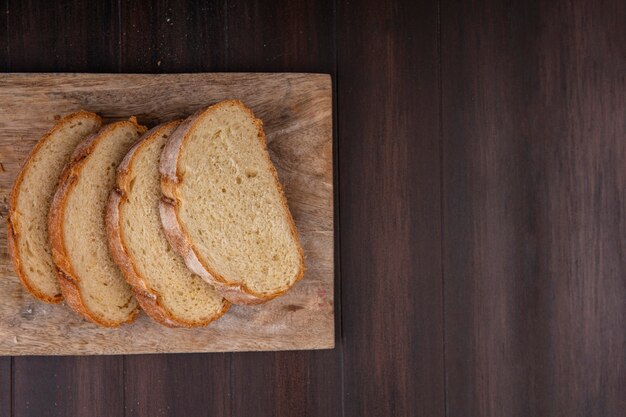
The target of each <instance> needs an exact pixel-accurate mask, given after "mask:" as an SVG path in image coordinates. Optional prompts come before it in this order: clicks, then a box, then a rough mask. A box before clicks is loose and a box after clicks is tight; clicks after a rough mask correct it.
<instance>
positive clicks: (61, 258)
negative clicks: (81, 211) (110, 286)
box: [48, 117, 146, 327]
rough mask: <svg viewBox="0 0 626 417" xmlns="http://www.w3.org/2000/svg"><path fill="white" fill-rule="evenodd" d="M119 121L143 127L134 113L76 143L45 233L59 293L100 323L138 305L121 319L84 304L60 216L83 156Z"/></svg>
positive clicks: (115, 324)
mask: <svg viewBox="0 0 626 417" xmlns="http://www.w3.org/2000/svg"><path fill="white" fill-rule="evenodd" d="M121 123H128V124H131V125H132V126H133V127H134V128H136V129H137V130H138V131H139V132H140V133H143V132H145V130H146V128H145V127H144V126H140V125H138V124H137V120H136V119H135V118H134V117H131V118H130V119H129V120H128V121H124V122H118V123H114V124H110V125H108V126H105V127H104V128H102V129H101V130H100V131H99V132H97V133H95V134H93V135H91V136H89V137H88V138H86V139H85V140H84V141H82V142H81V143H80V144H79V145H78V146H77V148H76V150H75V151H74V154H73V155H72V158H71V159H70V162H69V163H68V164H67V165H66V167H65V169H64V170H63V173H62V174H61V178H60V180H59V187H58V188H57V191H56V193H55V195H54V200H53V201H52V206H51V207H50V213H49V215H48V233H49V236H50V243H51V245H52V258H53V259H54V262H55V263H56V265H57V268H58V270H59V274H58V280H59V284H60V286H61V291H62V293H63V296H64V297H65V300H66V301H67V304H68V305H69V306H70V307H71V308H72V309H73V310H74V311H76V312H77V313H78V314H80V315H82V316H83V317H85V318H86V319H87V320H89V321H91V322H93V323H96V324H99V325H100V326H104V327H119V326H120V325H122V324H126V323H131V322H133V321H134V320H135V318H136V317H137V315H138V314H139V309H138V308H137V309H136V310H135V311H134V312H132V313H131V315H130V317H129V318H128V320H125V321H123V322H113V321H107V320H103V319H102V318H101V317H98V316H96V315H94V314H93V313H92V312H91V311H90V310H89V309H88V308H87V307H86V305H85V303H84V302H83V298H82V295H81V293H80V289H79V286H78V283H79V282H80V277H79V276H78V275H77V274H76V272H75V271H74V269H73V268H72V264H71V262H70V259H69V255H68V253H67V249H66V248H65V241H64V239H63V218H64V212H65V205H66V203H67V198H68V196H69V193H70V191H71V190H72V189H73V188H74V186H75V185H76V181H77V179H78V176H79V175H80V172H81V170H82V167H83V166H84V164H85V162H86V158H87V157H88V156H89V155H90V154H91V152H93V149H94V148H95V147H96V145H97V144H98V142H99V141H100V139H101V138H102V137H104V136H105V135H106V134H107V133H109V132H110V131H112V130H113V129H115V128H116V127H117V126H119V124H121Z"/></svg>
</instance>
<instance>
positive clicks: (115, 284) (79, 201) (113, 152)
mask: <svg viewBox="0 0 626 417" xmlns="http://www.w3.org/2000/svg"><path fill="white" fill-rule="evenodd" d="M144 132H145V128H144V127H143V126H139V125H137V124H136V123H135V122H134V120H131V121H126V122H118V123H113V124H111V125H108V126H105V127H104V128H103V129H102V130H101V131H100V132H99V133H98V135H97V136H96V137H95V138H94V139H93V140H92V141H91V143H88V144H86V147H85V149H81V150H79V149H77V152H79V151H80V152H83V153H84V156H83V157H82V158H80V159H78V160H77V161H76V162H75V165H74V166H70V167H69V170H70V171H69V173H68V177H67V179H66V181H70V182H71V184H72V186H70V187H64V188H65V189H66V191H65V193H64V195H63V196H62V199H61V201H62V204H63V209H62V223H61V229H62V230H61V236H62V239H63V242H62V243H63V248H64V250H65V253H64V254H63V255H64V257H65V258H67V260H68V261H69V264H70V265H71V268H70V269H71V270H70V271H64V272H65V273H66V275H68V276H70V277H71V278H72V279H73V281H74V283H75V285H76V286H77V287H78V292H79V294H80V304H82V309H84V310H85V311H79V312H82V313H84V315H86V317H87V318H89V319H91V320H92V321H95V322H96V323H99V324H104V325H107V326H117V325H119V324H122V323H125V322H128V321H131V320H132V319H133V317H134V316H135V315H136V313H137V308H138V307H137V301H136V300H135V298H134V297H133V295H132V291H131V287H130V286H129V285H128V283H127V282H126V281H125V280H124V277H123V276H122V273H121V272H120V270H119V268H118V267H117V265H116V264H115V262H114V261H113V259H112V256H111V254H110V252H109V249H108V243H107V235H106V226H105V223H104V218H105V208H106V204H107V199H108V196H109V193H110V191H111V190H112V189H113V187H114V186H115V177H116V168H117V166H118V165H119V163H120V162H121V161H122V159H123V158H124V156H125V155H126V153H127V152H128V150H129V149H130V147H131V146H132V145H133V144H134V143H135V142H136V141H137V139H138V138H139V136H140V135H141V134H142V133H144ZM57 264H60V263H59V262H57Z"/></svg>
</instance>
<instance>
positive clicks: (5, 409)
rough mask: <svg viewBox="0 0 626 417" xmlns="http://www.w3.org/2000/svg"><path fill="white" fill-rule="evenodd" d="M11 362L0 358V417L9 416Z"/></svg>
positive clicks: (7, 358) (6, 358)
mask: <svg viewBox="0 0 626 417" xmlns="http://www.w3.org/2000/svg"><path fill="white" fill-rule="evenodd" d="M11 361H12V358H9V357H3V358H0V417H10V416H11V402H12V395H11V394H12V392H11V390H12V386H11V381H12V377H11V376H12V375H11Z"/></svg>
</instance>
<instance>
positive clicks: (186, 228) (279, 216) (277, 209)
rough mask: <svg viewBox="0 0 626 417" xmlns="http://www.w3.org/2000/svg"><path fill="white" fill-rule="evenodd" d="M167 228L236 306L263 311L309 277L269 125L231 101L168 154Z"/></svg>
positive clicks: (201, 119) (177, 138) (185, 131)
mask: <svg viewBox="0 0 626 417" xmlns="http://www.w3.org/2000/svg"><path fill="white" fill-rule="evenodd" d="M160 170H161V187H162V191H163V194H164V195H165V197H167V198H166V199H164V200H163V201H162V203H161V205H160V214H161V221H162V223H163V227H164V230H165V233H166V236H167V237H168V239H169V241H170V243H171V244H172V247H174V248H175V250H176V251H177V252H178V253H179V254H181V256H182V257H183V259H184V260H185V263H186V264H187V266H188V267H189V268H190V269H191V270H192V271H193V272H195V273H196V274H198V275H200V276H201V277H202V278H204V279H205V280H207V281H208V282H209V283H211V284H213V285H214V286H215V288H216V289H217V290H218V291H220V292H221V294H222V295H223V296H224V297H225V298H226V299H228V300H229V301H231V302H233V303H237V304H257V303H262V302H264V301H267V300H270V299H272V298H274V297H277V296H279V295H281V294H283V293H284V292H285V291H287V290H288V289H289V288H290V287H291V286H292V285H293V284H294V283H295V282H296V281H297V280H298V279H300V278H301V277H302V275H303V274H304V256H303V252H302V248H301V246H300V242H299V238H298V234H297V231H296V226H295V224H294V221H293V219H292V217H291V213H290V212H289V208H288V206H287V202H286V200H285V197H284V195H283V192H282V189H281V186H280V184H279V182H278V177H277V175H276V170H275V169H274V166H273V165H272V163H271V161H270V158H269V154H268V151H267V147H266V143H265V134H264V133H263V128H262V123H261V121H260V120H258V119H256V118H255V117H254V115H253V114H252V111H251V110H250V109H248V108H247V107H246V106H245V105H244V104H243V103H242V102H240V101H237V100H228V101H223V102H220V103H218V104H216V105H214V106H211V107H209V108H207V109H205V110H202V111H200V112H197V113H196V114H195V115H193V116H191V117H190V118H188V119H187V120H185V121H184V122H183V123H182V124H181V125H180V126H179V127H178V129H176V131H175V132H174V133H173V134H172V135H171V137H170V139H169V140H168V142H167V144H166V146H165V148H164V149H163V153H162V155H161V164H160Z"/></svg>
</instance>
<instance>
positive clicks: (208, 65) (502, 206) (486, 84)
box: [0, 0, 626, 417]
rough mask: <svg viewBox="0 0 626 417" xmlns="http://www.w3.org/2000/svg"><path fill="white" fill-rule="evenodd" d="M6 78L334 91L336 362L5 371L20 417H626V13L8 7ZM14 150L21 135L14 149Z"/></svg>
mask: <svg viewBox="0 0 626 417" xmlns="http://www.w3.org/2000/svg"><path fill="white" fill-rule="evenodd" d="M2 4H3V7H2V8H0V10H2V13H5V12H6V13H5V16H4V17H3V18H2V19H0V20H1V21H2V23H1V24H0V63H1V68H0V69H2V70H4V71H88V72H107V71H109V72H194V71H315V72H327V73H330V74H332V75H333V80H334V86H335V92H336V95H335V104H336V123H335V127H336V131H335V146H336V149H335V150H336V152H335V156H336V185H337V187H336V188H335V190H336V196H335V201H336V208H335V209H336V221H337V224H336V230H337V234H336V236H337V241H336V243H337V245H336V248H337V259H338V260H339V262H338V264H337V271H336V273H337V279H336V283H337V288H336V294H337V297H336V299H337V303H336V306H335V308H336V313H337V314H336V317H337V328H336V335H337V336H336V337H337V347H336V348H335V349H334V350H329V351H311V352H287V353H231V354H193V355H162V356H154V355H149V356H126V357H121V356H119V357H81V358H77V357H60V358H37V357H21V358H17V357H16V358H13V359H11V358H2V359H0V416H3V417H4V416H10V415H12V416H48V415H53V416H65V415H89V416H157V415H172V416H174V415H175V416H187V415H194V416H231V415H232V416H355V417H356V416H359V417H360V416H405V415H414V416H425V417H436V416H450V417H457V416H458V417H466V416H494V417H500V416H508V417H517V416H520V417H521V416H567V417H570V416H598V417H600V416H602V417H604V416H616V417H618V416H623V415H624V410H625V409H626V394H625V393H626V253H625V250H626V221H625V220H624V218H625V214H626V213H625V211H626V208H625V206H626V179H625V178H626V78H625V75H624V74H626V52H625V45H626V25H625V24H624V22H626V3H625V2H624V1H623V0H601V1H597V0H578V1H576V0H554V1H543V2H542V1H538V0H536V1H527V0H524V1H522V0H514V1H497V0H484V1H457V2H455V1H452V0H424V1H410V0H402V1H397V2H392V1H390V0H364V1H349V2H347V1H339V0H321V1H319V2H313V1H308V0H290V1H287V0H284V1H283V0H278V1H274V2H269V1H262V0H256V1H243V2H239V1H234V0H221V1H216V2H195V1H191V0H189V1H181V2H174V1H171V2H168V1H165V0H162V1H157V2H155V3H153V4H151V5H150V4H148V3H147V2H145V1H139V0H131V1H129V0H118V1H113V2H89V1H85V0H83V1H80V0H75V1H60V2H56V3H55V6H54V7H52V6H50V5H51V4H52V2H47V1H17V0H3V1H2ZM0 128H1V127H0Z"/></svg>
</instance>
